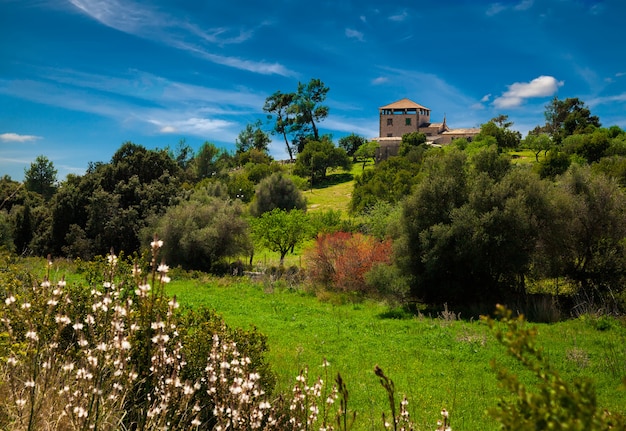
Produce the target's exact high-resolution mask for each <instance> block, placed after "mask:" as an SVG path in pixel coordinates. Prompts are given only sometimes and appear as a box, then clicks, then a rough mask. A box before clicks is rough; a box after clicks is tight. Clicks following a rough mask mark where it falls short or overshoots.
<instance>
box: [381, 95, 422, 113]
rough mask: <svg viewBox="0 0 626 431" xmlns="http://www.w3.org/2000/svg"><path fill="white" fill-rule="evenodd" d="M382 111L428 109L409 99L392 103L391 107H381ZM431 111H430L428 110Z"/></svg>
mask: <svg viewBox="0 0 626 431" xmlns="http://www.w3.org/2000/svg"><path fill="white" fill-rule="evenodd" d="M380 109H428V108H427V107H425V106H422V105H420V104H418V103H415V102H413V101H412V100H409V99H407V98H404V99H401V100H398V101H397V102H393V103H390V104H389V105H385V106H381V107H380ZM428 110H429V111H430V109H428Z"/></svg>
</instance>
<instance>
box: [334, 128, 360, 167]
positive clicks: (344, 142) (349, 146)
mask: <svg viewBox="0 0 626 431" xmlns="http://www.w3.org/2000/svg"><path fill="white" fill-rule="evenodd" d="M366 143H367V139H365V138H364V137H362V136H359V135H355V134H354V133H351V134H349V135H348V136H343V137H341V138H339V143H338V144H339V148H343V149H344V150H346V154H347V155H348V156H350V157H353V158H354V160H355V161H356V152H357V151H358V149H359V148H360V147H361V146H362V145H365V144H366Z"/></svg>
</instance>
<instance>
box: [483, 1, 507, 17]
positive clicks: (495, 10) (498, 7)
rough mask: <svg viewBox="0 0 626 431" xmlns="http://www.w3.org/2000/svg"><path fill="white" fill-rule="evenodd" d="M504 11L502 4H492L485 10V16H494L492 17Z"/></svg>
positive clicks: (504, 7)
mask: <svg viewBox="0 0 626 431" xmlns="http://www.w3.org/2000/svg"><path fill="white" fill-rule="evenodd" d="M505 9H506V6H504V5H503V4H502V3H492V4H490V5H489V8H488V9H487V12H485V13H486V14H487V16H494V15H497V14H499V13H500V12H502V11H503V10H505Z"/></svg>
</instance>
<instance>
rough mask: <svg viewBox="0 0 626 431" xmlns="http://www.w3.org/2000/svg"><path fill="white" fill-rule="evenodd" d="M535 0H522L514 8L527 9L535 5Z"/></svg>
mask: <svg viewBox="0 0 626 431" xmlns="http://www.w3.org/2000/svg"><path fill="white" fill-rule="evenodd" d="M534 2H535V0H522V1H521V2H519V3H518V4H516V5H515V7H514V8H513V9H515V10H527V9H530V8H531V7H532V6H533V3H534Z"/></svg>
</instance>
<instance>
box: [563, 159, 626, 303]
mask: <svg viewBox="0 0 626 431" xmlns="http://www.w3.org/2000/svg"><path fill="white" fill-rule="evenodd" d="M559 188H560V192H561V194H562V195H561V199H564V200H565V206H564V212H563V214H562V216H561V217H563V219H564V220H566V221H567V223H566V225H565V226H564V227H565V231H564V232H563V235H562V236H561V237H560V238H554V240H556V241H558V243H557V244H558V248H559V254H560V255H561V256H562V257H563V269H562V271H563V275H564V276H565V277H567V278H569V279H570V280H574V281H575V282H576V283H577V284H578V285H579V286H580V288H581V289H582V290H581V293H582V294H583V295H584V297H585V299H586V300H587V301H588V302H591V303H597V304H599V305H601V306H602V307H617V306H619V304H616V298H617V297H618V296H619V294H620V293H621V292H622V291H624V286H625V284H624V282H625V279H626V242H625V241H624V238H626V225H625V224H624V217H625V216H626V195H625V194H624V192H623V191H622V190H621V189H620V188H619V186H618V185H617V184H616V182H615V181H612V180H610V179H608V178H607V177H605V176H603V175H592V173H591V170H590V169H589V168H588V167H578V166H573V167H572V169H570V170H569V171H568V172H567V173H566V175H564V176H563V178H562V181H561V182H560V184H559ZM554 248H556V246H555V247H554Z"/></svg>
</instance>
